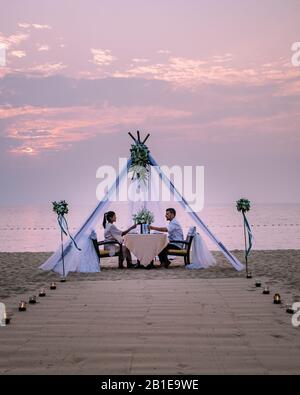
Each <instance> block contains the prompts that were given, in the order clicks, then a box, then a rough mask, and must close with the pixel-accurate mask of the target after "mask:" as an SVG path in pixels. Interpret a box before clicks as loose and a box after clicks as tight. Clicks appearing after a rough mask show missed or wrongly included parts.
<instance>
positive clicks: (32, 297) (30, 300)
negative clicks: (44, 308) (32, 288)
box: [29, 295, 36, 304]
mask: <svg viewBox="0 0 300 395" xmlns="http://www.w3.org/2000/svg"><path fill="white" fill-rule="evenodd" d="M29 303H30V304H36V296H35V295H32V296H30V298H29Z"/></svg>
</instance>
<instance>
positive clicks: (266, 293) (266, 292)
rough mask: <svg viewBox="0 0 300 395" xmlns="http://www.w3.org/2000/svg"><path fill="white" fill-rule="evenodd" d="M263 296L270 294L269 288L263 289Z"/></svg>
mask: <svg viewBox="0 0 300 395" xmlns="http://www.w3.org/2000/svg"><path fill="white" fill-rule="evenodd" d="M263 294H264V295H269V294H270V289H269V287H267V286H266V287H264V290H263Z"/></svg>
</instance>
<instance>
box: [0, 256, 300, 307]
mask: <svg viewBox="0 0 300 395" xmlns="http://www.w3.org/2000/svg"><path fill="white" fill-rule="evenodd" d="M232 253H233V254H234V255H235V256H237V257H238V258H239V259H240V260H241V261H242V262H243V252H242V251H232ZM213 254H214V256H215V257H216V260H217V265H216V266H215V267H212V268H209V269H206V270H192V271H190V270H186V269H185V268H184V265H183V260H182V259H180V258H179V259H176V260H174V261H173V262H172V265H171V266H170V268H169V269H168V270H161V269H157V270H135V269H131V270H128V269H124V270H119V269H117V261H116V258H112V259H105V260H103V263H102V271H101V272H100V273H93V274H83V273H70V274H69V276H68V281H70V282H73V281H75V282H76V281H86V280H88V281H108V280H109V281H117V280H154V279H194V278H197V279H202V278H203V279H209V278H211V279H214V278H239V277H240V278H243V277H245V273H243V272H242V273H239V272H237V271H236V270H234V269H233V268H232V267H231V266H230V265H229V264H228V262H227V261H226V259H225V258H224V256H223V254H221V253H219V252H213ZM50 255H51V253H47V252H39V253H30V252H24V253H19V252H16V253H5V252H1V253H0V270H1V278H0V298H1V299H6V298H8V297H10V296H14V295H18V294H19V295H22V294H24V293H25V294H26V293H30V292H33V291H35V290H36V289H38V288H39V287H41V286H44V285H48V284H49V283H50V282H51V281H55V280H58V279H59V277H58V275H57V274H55V273H52V272H44V271H42V270H39V269H38V267H39V266H40V265H41V264H42V263H43V262H44V261H45V260H46V259H47V258H48V257H49V256H50ZM158 263H159V262H156V264H157V265H158ZM249 269H250V270H251V272H252V273H253V279H255V278H261V277H262V276H264V277H266V278H267V279H268V282H269V283H270V284H274V285H277V286H279V287H280V288H283V289H284V290H285V292H287V293H288V294H290V295H291V297H292V298H294V299H298V298H299V299H300V250H277V251H252V252H251V255H250V258H249Z"/></svg>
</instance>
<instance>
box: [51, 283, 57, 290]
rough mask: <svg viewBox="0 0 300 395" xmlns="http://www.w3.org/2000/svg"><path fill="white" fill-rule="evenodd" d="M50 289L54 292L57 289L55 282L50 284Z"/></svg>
mask: <svg viewBox="0 0 300 395" xmlns="http://www.w3.org/2000/svg"><path fill="white" fill-rule="evenodd" d="M50 289H52V290H53V289H56V283H54V282H53V283H51V284H50Z"/></svg>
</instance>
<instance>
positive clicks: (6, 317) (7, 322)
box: [4, 313, 11, 325]
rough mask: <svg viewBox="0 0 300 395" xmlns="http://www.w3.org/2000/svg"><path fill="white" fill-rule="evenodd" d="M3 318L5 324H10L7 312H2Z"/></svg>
mask: <svg viewBox="0 0 300 395" xmlns="http://www.w3.org/2000/svg"><path fill="white" fill-rule="evenodd" d="M4 320H5V325H9V324H10V320H11V318H10V317H8V315H7V313H5V314H4Z"/></svg>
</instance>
